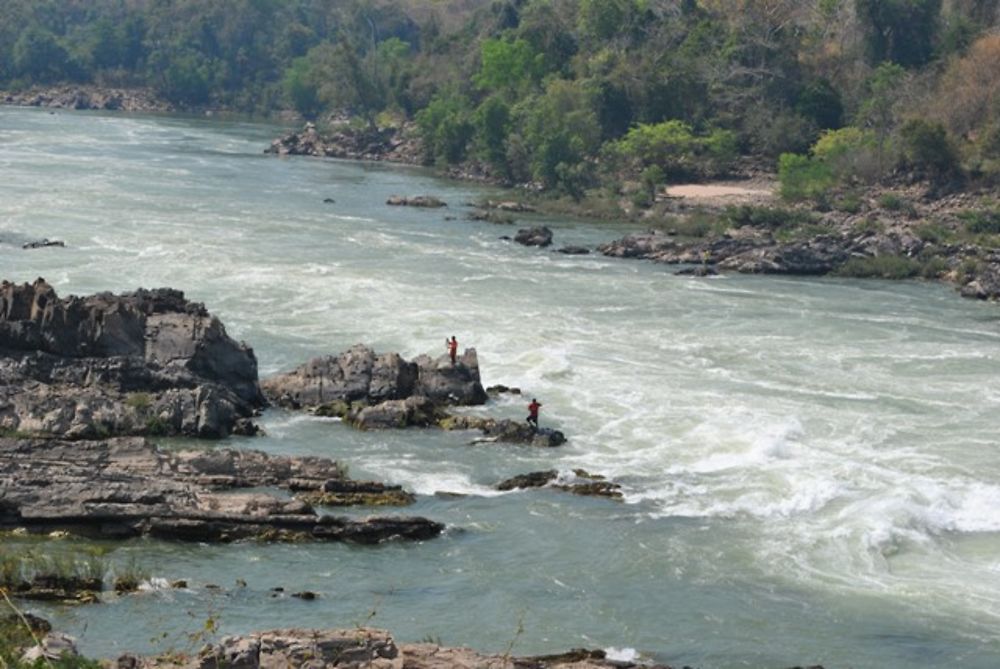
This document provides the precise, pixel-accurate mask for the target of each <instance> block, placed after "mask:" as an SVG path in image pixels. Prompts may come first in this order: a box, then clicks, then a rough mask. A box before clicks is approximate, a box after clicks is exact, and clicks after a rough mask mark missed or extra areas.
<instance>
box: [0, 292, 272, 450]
mask: <svg viewBox="0 0 1000 669" xmlns="http://www.w3.org/2000/svg"><path fill="white" fill-rule="evenodd" d="M263 405H264V397H263V395H262V394H261V392H260V388H259V386H258V384H257V359H256V357H255V356H254V353H253V350H252V349H251V348H250V347H248V346H247V345H246V344H242V343H238V342H236V341H234V340H233V339H231V338H230V337H229V336H228V335H227V334H226V329H225V327H224V326H223V325H222V322H221V321H220V320H219V319H218V318H216V317H214V316H212V315H211V314H210V313H208V311H207V310H206V309H205V307H204V305H202V304H199V303H195V302H190V301H188V300H186V299H185V298H184V293H182V292H180V291H177V290H172V289H168V288H161V289H157V290H137V291H135V292H132V293H124V294H121V295H113V294H111V293H99V294H97V295H91V296H87V297H73V296H71V297H68V298H60V297H59V296H58V295H56V292H55V289H53V288H52V286H50V285H49V284H48V283H46V282H45V280H44V279H38V280H36V281H35V282H34V283H32V284H27V283H25V284H21V285H17V284H13V283H9V282H6V281H4V282H2V283H0V431H2V432H6V433H18V434H31V435H38V436H47V437H60V438H69V439H94V438H103V437H108V436H118V435H184V436H191V437H208V438H217V437H224V436H226V435H227V434H230V433H238V434H253V433H254V432H255V431H256V428H255V426H254V425H253V423H252V422H251V417H252V416H254V415H255V413H256V412H257V411H258V410H259V409H260V408H261V407H262V406H263Z"/></svg>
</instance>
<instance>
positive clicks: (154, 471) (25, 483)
mask: <svg viewBox="0 0 1000 669" xmlns="http://www.w3.org/2000/svg"><path fill="white" fill-rule="evenodd" d="M342 478H343V474H342V470H341V469H340V467H339V466H338V465H337V464H336V463H335V462H333V461H331V460H326V459H323V458H285V457H271V456H268V455H266V454H264V453H255V452H247V451H227V452H219V451H214V452H210V453H200V452H180V453H171V452H167V451H162V450H160V449H158V448H156V447H154V446H152V445H150V444H148V443H147V442H146V441H145V440H144V439H139V438H127V439H110V440H107V441H87V442H67V441H57V440H26V439H6V438H0V490H2V491H3V499H4V502H5V510H4V511H3V513H0V528H2V527H7V528H9V527H26V528H28V529H31V530H39V531H49V530H51V529H54V528H60V529H70V530H73V531H75V532H76V533H79V534H85V535H94V536H98V537H106V538H126V537H133V536H139V535H150V536H153V537H158V538H163V539H171V540H181V541H216V542H226V541H235V540H239V539H248V538H255V539H263V540H275V541H298V540H306V539H321V540H335V541H355V542H359V543H378V542H379V541H383V540H385V539H388V538H392V537H397V536H398V537H403V538H412V539H427V538H431V537H433V536H436V535H437V534H439V533H440V532H441V531H442V529H443V526H441V525H440V524H439V523H435V522H433V521H429V520H427V519H424V518H405V517H402V518H370V519H365V520H351V519H347V518H337V517H333V516H319V515H317V514H316V512H315V511H314V510H313V508H312V507H311V506H310V505H309V504H308V503H306V502H304V501H301V500H299V499H283V498H279V497H276V496H273V495H267V494H263V493H240V494H234V493H232V492H227V493H225V494H221V493H217V492H213V490H214V489H218V488H226V489H232V488H245V487H253V488H256V487H260V486H267V485H285V486H287V487H289V488H293V489H295V490H322V489H323V488H324V487H328V486H330V485H332V484H330V483H329V482H330V481H331V480H339V479H342ZM361 485H363V484H361ZM372 485H374V484H372Z"/></svg>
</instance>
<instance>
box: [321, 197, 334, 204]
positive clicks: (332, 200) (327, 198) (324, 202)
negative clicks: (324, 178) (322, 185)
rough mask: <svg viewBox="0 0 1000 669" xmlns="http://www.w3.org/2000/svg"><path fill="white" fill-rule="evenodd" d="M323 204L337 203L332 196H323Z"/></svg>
mask: <svg viewBox="0 0 1000 669" xmlns="http://www.w3.org/2000/svg"><path fill="white" fill-rule="evenodd" d="M323 204H337V201H336V200H334V199H333V198H332V197H326V198H323Z"/></svg>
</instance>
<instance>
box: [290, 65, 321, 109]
mask: <svg viewBox="0 0 1000 669" xmlns="http://www.w3.org/2000/svg"><path fill="white" fill-rule="evenodd" d="M282 85H283V86H284V89H285V95H286V96H287V97H288V100H289V101H290V102H291V103H292V106H293V107H295V109H296V111H298V112H299V113H300V114H302V115H303V116H305V117H306V118H315V117H316V115H317V114H319V112H320V109H322V106H323V105H322V103H321V102H320V97H319V82H318V81H317V80H316V75H315V73H314V72H313V68H312V66H311V65H310V63H309V59H308V58H296V59H295V60H294V61H292V66H291V67H290V68H288V69H287V70H285V76H284V78H283V79H282Z"/></svg>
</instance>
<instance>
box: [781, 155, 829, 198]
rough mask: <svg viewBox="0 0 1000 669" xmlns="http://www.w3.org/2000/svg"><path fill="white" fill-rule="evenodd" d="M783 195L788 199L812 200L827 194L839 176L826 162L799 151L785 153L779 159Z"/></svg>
mask: <svg viewBox="0 0 1000 669" xmlns="http://www.w3.org/2000/svg"><path fill="white" fill-rule="evenodd" d="M778 180H779V182H780V183H781V197H783V198H784V199H786V200H810V199H816V198H818V197H821V196H823V195H825V194H826V192H827V191H828V190H829V189H831V188H833V186H834V185H835V184H836V183H837V177H836V175H835V174H834V172H833V170H832V169H831V168H830V166H829V165H827V164H826V163H823V162H820V161H817V160H812V159H810V158H809V156H803V155H799V154H797V153H783V154H781V158H779V159H778Z"/></svg>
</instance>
